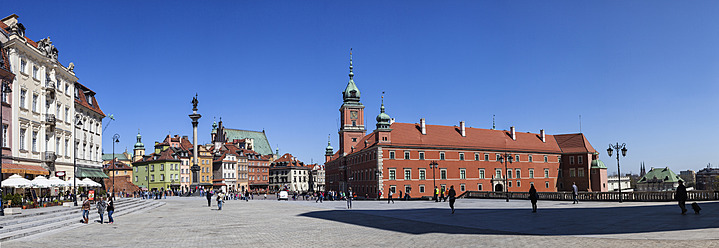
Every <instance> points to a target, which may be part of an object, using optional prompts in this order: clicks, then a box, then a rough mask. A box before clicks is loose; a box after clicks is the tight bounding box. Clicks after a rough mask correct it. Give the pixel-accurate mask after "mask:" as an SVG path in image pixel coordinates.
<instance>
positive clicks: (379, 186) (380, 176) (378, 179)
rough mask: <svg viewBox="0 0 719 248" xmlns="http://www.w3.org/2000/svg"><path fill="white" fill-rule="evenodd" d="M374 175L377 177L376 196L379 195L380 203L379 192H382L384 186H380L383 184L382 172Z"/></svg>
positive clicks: (376, 172) (378, 171)
mask: <svg viewBox="0 0 719 248" xmlns="http://www.w3.org/2000/svg"><path fill="white" fill-rule="evenodd" d="M374 173H375V175H377V192H375V194H377V200H378V201H379V192H380V191H381V190H382V186H381V185H380V183H381V182H382V171H381V170H377V171H375V172H374Z"/></svg>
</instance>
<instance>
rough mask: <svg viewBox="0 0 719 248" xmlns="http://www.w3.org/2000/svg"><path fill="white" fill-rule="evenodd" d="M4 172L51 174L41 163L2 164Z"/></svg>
mask: <svg viewBox="0 0 719 248" xmlns="http://www.w3.org/2000/svg"><path fill="white" fill-rule="evenodd" d="M2 173H16V174H31V175H50V172H49V171H48V170H46V169H45V168H42V166H39V165H27V164H2Z"/></svg>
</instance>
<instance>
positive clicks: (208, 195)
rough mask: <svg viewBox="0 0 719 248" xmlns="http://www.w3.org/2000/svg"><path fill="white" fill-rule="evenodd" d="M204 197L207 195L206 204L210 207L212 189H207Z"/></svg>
mask: <svg viewBox="0 0 719 248" xmlns="http://www.w3.org/2000/svg"><path fill="white" fill-rule="evenodd" d="M205 197H207V206H208V207H210V205H211V204H212V191H211V190H210V191H207V193H205Z"/></svg>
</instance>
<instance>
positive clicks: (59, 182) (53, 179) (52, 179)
mask: <svg viewBox="0 0 719 248" xmlns="http://www.w3.org/2000/svg"><path fill="white" fill-rule="evenodd" d="M48 181H50V185H52V186H53V187H66V186H71V185H72V184H68V183H67V182H65V181H63V180H62V179H60V178H58V177H56V176H52V177H50V179H48Z"/></svg>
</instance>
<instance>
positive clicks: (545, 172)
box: [544, 168, 549, 178]
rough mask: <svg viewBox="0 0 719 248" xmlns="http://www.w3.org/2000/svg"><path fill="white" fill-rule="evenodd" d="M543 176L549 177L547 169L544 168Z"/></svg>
mask: <svg viewBox="0 0 719 248" xmlns="http://www.w3.org/2000/svg"><path fill="white" fill-rule="evenodd" d="M544 178H549V169H547V168H544Z"/></svg>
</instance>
